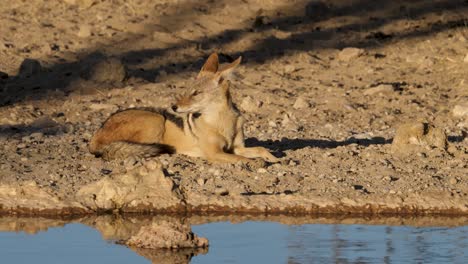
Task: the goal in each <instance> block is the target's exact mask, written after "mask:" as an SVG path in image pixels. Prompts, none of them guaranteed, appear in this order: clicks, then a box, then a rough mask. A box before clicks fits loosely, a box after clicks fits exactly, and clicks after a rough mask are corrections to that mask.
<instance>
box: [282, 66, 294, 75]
mask: <svg viewBox="0 0 468 264" xmlns="http://www.w3.org/2000/svg"><path fill="white" fill-rule="evenodd" d="M295 70H296V67H294V65H286V66H284V73H285V74H291V73H293V72H294V71H295Z"/></svg>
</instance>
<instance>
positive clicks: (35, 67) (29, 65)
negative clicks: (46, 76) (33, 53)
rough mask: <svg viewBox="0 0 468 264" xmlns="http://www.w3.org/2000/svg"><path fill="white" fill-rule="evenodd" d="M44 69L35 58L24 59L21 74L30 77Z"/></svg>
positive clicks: (20, 69)
mask: <svg viewBox="0 0 468 264" xmlns="http://www.w3.org/2000/svg"><path fill="white" fill-rule="evenodd" d="M41 71H42V66H41V63H40V62H39V61H38V60H34V59H24V60H23V62H22V63H21V65H20V68H19V73H18V74H19V76H21V77H29V76H33V75H36V74H38V73H40V72H41Z"/></svg>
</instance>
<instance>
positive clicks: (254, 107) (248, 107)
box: [240, 96, 262, 112]
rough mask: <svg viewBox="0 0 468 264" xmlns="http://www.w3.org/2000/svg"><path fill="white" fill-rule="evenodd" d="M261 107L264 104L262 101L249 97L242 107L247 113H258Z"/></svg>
mask: <svg viewBox="0 0 468 264" xmlns="http://www.w3.org/2000/svg"><path fill="white" fill-rule="evenodd" d="M261 105H262V103H261V102H260V101H257V100H254V99H253V98H252V97H250V96H247V97H245V98H244V99H243V100H242V102H241V105H240V107H241V108H242V109H243V110H244V111H246V112H256V111H258V108H260V106H261Z"/></svg>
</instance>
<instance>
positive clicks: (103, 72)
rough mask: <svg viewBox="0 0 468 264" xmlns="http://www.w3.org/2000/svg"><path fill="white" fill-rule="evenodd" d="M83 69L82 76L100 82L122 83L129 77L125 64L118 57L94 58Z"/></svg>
mask: <svg viewBox="0 0 468 264" xmlns="http://www.w3.org/2000/svg"><path fill="white" fill-rule="evenodd" d="M91 60H92V61H91V62H89V63H87V66H86V68H85V69H83V72H82V74H81V75H82V77H83V78H84V79H86V80H88V81H94V82H98V83H121V82H123V81H124V80H125V78H126V77H127V69H126V68H125V65H123V64H122V62H121V61H120V60H119V59H117V58H94V59H91Z"/></svg>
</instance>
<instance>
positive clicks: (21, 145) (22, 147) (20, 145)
mask: <svg viewBox="0 0 468 264" xmlns="http://www.w3.org/2000/svg"><path fill="white" fill-rule="evenodd" d="M16 147H17V148H18V149H24V148H25V147H26V144H24V143H21V144H18V145H17V146H16Z"/></svg>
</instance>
